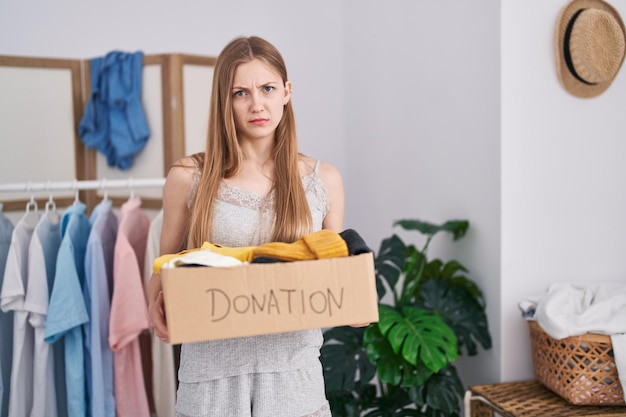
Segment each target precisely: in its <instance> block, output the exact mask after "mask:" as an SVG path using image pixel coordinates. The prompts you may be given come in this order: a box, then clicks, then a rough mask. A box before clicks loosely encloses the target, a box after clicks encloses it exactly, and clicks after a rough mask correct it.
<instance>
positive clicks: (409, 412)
mask: <svg viewBox="0 0 626 417" xmlns="http://www.w3.org/2000/svg"><path fill="white" fill-rule="evenodd" d="M394 226H399V227H401V228H403V229H404V230H407V231H417V232H420V233H421V234H422V235H424V237H425V243H424V245H423V246H422V247H421V248H420V249H418V248H417V247H416V246H415V245H414V244H408V245H407V244H405V243H404V241H403V240H402V239H401V238H400V237H399V236H397V235H396V234H393V235H392V236H391V237H389V238H387V239H384V240H383V241H382V243H381V246H380V250H379V251H378V253H377V254H376V255H375V258H374V266H375V270H376V285H377V290H378V298H379V321H378V322H377V323H372V324H370V325H369V326H368V327H366V328H352V327H347V326H346V327H335V328H331V329H328V330H326V331H325V332H324V345H323V346H322V349H321V361H322V365H323V366H324V376H325V382H326V394H327V397H328V399H329V401H330V403H331V409H332V411H333V416H335V417H338V416H345V417H360V416H366V417H386V416H389V417H391V416H394V417H396V416H428V417H443V416H449V417H454V416H459V415H460V408H461V401H462V397H463V393H464V386H463V384H462V382H461V380H460V378H459V376H458V374H457V372H456V368H455V366H454V362H455V361H456V359H457V358H458V355H459V354H463V353H466V354H467V355H470V356H471V355H476V354H477V345H478V344H479V345H481V346H482V347H483V348H484V349H490V348H491V335H490V333H489V328H488V323H487V316H486V313H485V301H484V298H483V295H482V292H481V291H480V289H479V288H478V286H477V285H476V284H475V283H474V281H472V280H471V279H469V278H468V277H467V276H466V273H467V272H468V271H467V269H466V268H465V267H464V266H463V265H461V264H460V263H459V262H458V261H455V260H450V261H448V262H443V261H441V260H440V259H432V260H429V259H428V257H427V251H428V247H429V245H430V242H431V240H432V238H433V237H434V236H435V235H436V234H438V233H439V232H449V233H451V234H452V236H453V239H454V240H458V239H460V238H462V237H463V236H465V233H466V232H467V229H468V228H469V222H468V221H466V220H452V221H448V222H446V223H444V224H442V225H435V224H432V223H428V222H423V221H420V220H399V221H396V222H395V223H394ZM388 299H391V301H390V302H389V301H383V300H388Z"/></svg>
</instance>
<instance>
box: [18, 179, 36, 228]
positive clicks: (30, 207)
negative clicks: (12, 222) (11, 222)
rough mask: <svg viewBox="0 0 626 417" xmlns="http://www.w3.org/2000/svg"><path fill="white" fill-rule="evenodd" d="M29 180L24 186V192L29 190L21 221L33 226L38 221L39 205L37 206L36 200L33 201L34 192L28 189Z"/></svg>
mask: <svg viewBox="0 0 626 417" xmlns="http://www.w3.org/2000/svg"><path fill="white" fill-rule="evenodd" d="M30 185H31V181H28V185H27V186H26V192H30V200H29V201H28V202H27V203H26V213H24V216H23V217H22V221H25V222H28V224H30V225H31V226H32V227H35V226H36V224H37V222H38V221H39V207H37V201H35V193H34V192H33V191H31V189H30Z"/></svg>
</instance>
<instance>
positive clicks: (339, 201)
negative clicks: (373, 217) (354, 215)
mask: <svg viewBox="0 0 626 417" xmlns="http://www.w3.org/2000/svg"><path fill="white" fill-rule="evenodd" d="M318 175H319V177H320V179H321V180H322V182H323V183H324V187H325V188H326V192H327V193H328V204H329V205H330V208H329V210H328V213H326V217H324V221H323V223H322V227H323V228H324V229H328V230H332V231H333V232H337V233H339V232H342V231H343V217H344V212H345V206H344V200H345V197H344V190H343V179H342V178H341V173H340V172H339V170H338V169H337V168H335V167H334V166H332V165H330V164H327V163H324V162H322V163H321V164H320V168H319V171H318Z"/></svg>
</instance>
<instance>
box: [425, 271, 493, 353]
mask: <svg viewBox="0 0 626 417" xmlns="http://www.w3.org/2000/svg"><path fill="white" fill-rule="evenodd" d="M420 295H421V299H422V302H423V307H424V308H427V309H429V310H434V311H436V312H437V313H438V314H440V315H441V316H442V317H443V318H444V320H445V322H446V323H447V324H448V325H449V326H450V327H452V329H453V330H454V332H455V334H456V335H457V337H458V341H459V349H461V347H463V346H464V347H465V348H466V349H467V354H468V355H470V356H473V355H476V353H477V349H476V342H475V341H477V342H478V343H480V344H481V345H482V347H483V348H484V349H489V348H491V336H490V334H489V326H488V323H487V316H486V314H485V311H484V308H483V307H482V306H481V305H480V303H479V302H478V301H477V300H476V298H475V297H473V296H472V294H471V293H470V292H469V291H468V290H467V286H466V285H464V284H463V283H462V282H459V281H458V280H457V282H456V285H455V284H454V283H453V282H449V281H443V280H438V279H429V280H427V281H426V282H425V283H424V284H423V285H422V288H421V293H420Z"/></svg>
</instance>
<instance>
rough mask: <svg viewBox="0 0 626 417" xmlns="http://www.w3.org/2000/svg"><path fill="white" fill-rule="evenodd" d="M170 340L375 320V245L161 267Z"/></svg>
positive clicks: (254, 333)
mask: <svg viewBox="0 0 626 417" xmlns="http://www.w3.org/2000/svg"><path fill="white" fill-rule="evenodd" d="M161 281H162V285H163V296H164V299H165V314H166V320H167V328H168V331H169V339H170V343H173V344H178V343H188V342H199V341H204V340H214V339H228V338H233V337H242V336H254V335H260V334H269V333H282V332H289V331H295V330H305V329H312V328H324V327H334V326H342V325H350V324H359V323H368V322H376V321H378V297H377V294H376V279H375V274H374V258H373V255H372V254H371V253H365V254H361V255H355V256H347V257H338V258H328V259H320V260H313V261H296V262H278V263H256V264H255V263H253V264H245V265H240V266H233V267H177V268H164V269H162V270H161Z"/></svg>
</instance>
